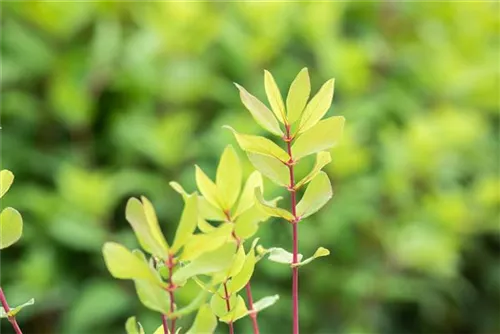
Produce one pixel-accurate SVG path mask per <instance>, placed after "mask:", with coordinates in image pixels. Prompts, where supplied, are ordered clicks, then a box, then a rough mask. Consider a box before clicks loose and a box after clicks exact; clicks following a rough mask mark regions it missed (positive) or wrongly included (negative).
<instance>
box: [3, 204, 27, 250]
mask: <svg viewBox="0 0 500 334" xmlns="http://www.w3.org/2000/svg"><path fill="white" fill-rule="evenodd" d="M22 234H23V217H21V214H20V213H19V212H18V211H17V210H16V209H14V208H11V207H7V208H5V209H3V210H2V213H0V249H4V248H7V247H9V246H11V245H13V244H14V243H16V242H17V241H18V240H19V239H20V238H21V235H22Z"/></svg>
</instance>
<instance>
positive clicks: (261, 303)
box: [253, 295, 280, 313]
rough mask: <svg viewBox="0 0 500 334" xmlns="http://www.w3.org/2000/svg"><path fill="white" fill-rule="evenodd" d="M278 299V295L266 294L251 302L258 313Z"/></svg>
mask: <svg viewBox="0 0 500 334" xmlns="http://www.w3.org/2000/svg"><path fill="white" fill-rule="evenodd" d="M279 299H280V296H279V295H274V296H267V297H264V298H261V299H259V300H258V301H256V302H255V303H254V304H253V308H254V312H256V313H258V312H260V311H262V310H263V309H266V308H268V307H269V306H272V305H274V304H275V303H276V302H277V301H278V300H279Z"/></svg>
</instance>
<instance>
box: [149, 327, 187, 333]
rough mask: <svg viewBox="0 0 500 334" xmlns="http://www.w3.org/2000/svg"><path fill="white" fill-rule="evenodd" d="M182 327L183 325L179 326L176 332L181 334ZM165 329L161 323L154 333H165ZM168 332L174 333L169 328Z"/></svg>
mask: <svg viewBox="0 0 500 334" xmlns="http://www.w3.org/2000/svg"><path fill="white" fill-rule="evenodd" d="M181 329H182V327H179V328H177V329H176V330H175V334H180V333H181ZM164 333H165V331H164V330H163V325H160V327H158V328H157V329H156V330H155V331H154V332H153V334H164ZM167 333H168V334H174V333H172V332H170V330H169V329H168V328H167Z"/></svg>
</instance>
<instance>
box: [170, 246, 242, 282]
mask: <svg viewBox="0 0 500 334" xmlns="http://www.w3.org/2000/svg"><path fill="white" fill-rule="evenodd" d="M235 250H236V245H234V244H233V243H227V244H224V245H223V246H221V247H219V248H218V249H216V250H214V251H211V252H209V253H205V254H203V255H201V256H199V257H197V258H196V259H194V260H193V261H192V262H190V263H189V264H187V265H186V266H185V267H182V268H180V269H179V270H177V271H176V272H175V273H174V274H173V275H172V281H173V282H174V283H175V284H179V285H183V284H184V282H185V281H186V280H187V279H189V278H191V277H193V276H196V275H209V274H213V273H217V272H219V271H224V270H226V269H228V268H229V266H230V265H231V263H232V260H233V256H234V252H235Z"/></svg>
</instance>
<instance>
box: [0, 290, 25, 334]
mask: <svg viewBox="0 0 500 334" xmlns="http://www.w3.org/2000/svg"><path fill="white" fill-rule="evenodd" d="M0 302H1V303H2V306H3V309H4V310H5V313H7V314H9V312H10V307H9V304H8V303H7V299H6V298H5V295H4V293H3V290H2V288H0ZM8 319H9V322H10V323H11V324H12V327H14V331H15V332H16V334H23V332H21V328H19V325H18V324H17V321H16V317H8Z"/></svg>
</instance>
